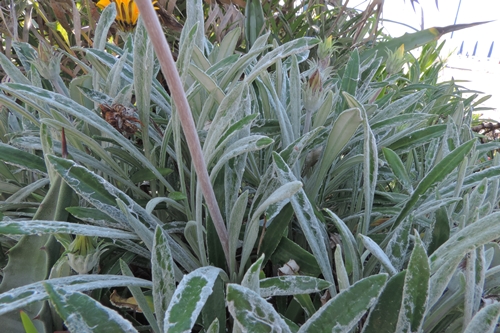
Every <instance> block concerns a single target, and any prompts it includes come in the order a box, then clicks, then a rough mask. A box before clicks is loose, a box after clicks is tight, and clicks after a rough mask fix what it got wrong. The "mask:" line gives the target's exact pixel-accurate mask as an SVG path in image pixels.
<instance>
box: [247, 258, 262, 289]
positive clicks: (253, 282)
mask: <svg viewBox="0 0 500 333" xmlns="http://www.w3.org/2000/svg"><path fill="white" fill-rule="evenodd" d="M263 261H264V255H261V256H260V258H259V259H257V261H255V262H254V263H253V264H252V266H250V268H249V269H248V270H247V271H246V273H245V275H244V276H243V279H242V280H241V285H242V286H243V287H245V288H248V289H250V290H253V291H255V292H256V293H259V292H260V286H259V280H260V270H261V267H262V262H263Z"/></svg>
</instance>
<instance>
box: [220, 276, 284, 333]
mask: <svg viewBox="0 0 500 333" xmlns="http://www.w3.org/2000/svg"><path fill="white" fill-rule="evenodd" d="M227 306H228V309H229V312H230V313H231V315H232V316H233V318H234V319H235V325H237V327H239V328H240V329H241V332H276V333H291V331H290V328H289V327H288V325H287V324H286V323H285V321H284V320H283V319H282V318H281V317H280V315H279V314H278V313H277V312H276V310H274V308H273V307H272V305H271V304H269V303H267V302H266V301H265V300H264V299H263V298H262V297H260V296H259V294H257V293H256V292H255V291H253V290H250V289H248V288H245V287H243V286H239V285H236V284H228V285H227Z"/></svg>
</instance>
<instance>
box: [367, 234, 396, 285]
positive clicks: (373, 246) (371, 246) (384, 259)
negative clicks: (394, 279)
mask: <svg viewBox="0 0 500 333" xmlns="http://www.w3.org/2000/svg"><path fill="white" fill-rule="evenodd" d="M358 237H359V238H360V239H361V241H362V242H363V245H364V246H365V247H366V249H367V250H368V251H370V253H371V254H373V256H374V257H375V258H377V259H378V260H379V261H380V263H381V264H382V266H384V268H385V269H386V270H387V272H389V274H390V275H391V276H392V275H394V274H396V273H397V272H398V271H397V269H396V268H394V266H393V265H392V263H391V260H390V259H389V257H388V256H387V254H385V252H384V250H382V249H381V248H380V246H379V245H378V244H377V243H375V242H374V241H373V240H372V239H371V238H370V237H367V236H365V235H362V234H358Z"/></svg>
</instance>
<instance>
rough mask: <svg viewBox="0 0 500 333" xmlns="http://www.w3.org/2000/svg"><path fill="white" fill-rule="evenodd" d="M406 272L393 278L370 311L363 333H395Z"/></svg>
mask: <svg viewBox="0 0 500 333" xmlns="http://www.w3.org/2000/svg"><path fill="white" fill-rule="evenodd" d="M405 276H406V270H405V271H402V272H399V273H398V274H396V275H393V276H391V278H390V279H389V281H387V284H386V285H385V288H384V290H383V291H382V293H381V294H380V296H379V298H378V300H377V303H376V304H375V306H374V307H373V308H372V310H371V311H370V314H369V315H368V319H367V321H366V323H365V325H364V327H363V331H362V333H394V332H396V325H397V323H398V318H399V312H400V311H401V302H402V299H403V286H404V282H405Z"/></svg>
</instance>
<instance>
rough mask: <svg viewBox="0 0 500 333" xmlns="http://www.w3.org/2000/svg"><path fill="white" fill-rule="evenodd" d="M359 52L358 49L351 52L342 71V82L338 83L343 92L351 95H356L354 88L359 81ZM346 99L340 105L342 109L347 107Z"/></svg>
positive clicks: (355, 88)
mask: <svg viewBox="0 0 500 333" xmlns="http://www.w3.org/2000/svg"><path fill="white" fill-rule="evenodd" d="M359 74H360V73H359V53H358V49H357V48H356V49H354V51H352V52H351V57H350V58H349V61H348V62H347V66H346V69H345V72H344V76H343V77H342V83H341V85H340V89H341V90H342V91H343V92H346V93H348V94H349V95H351V96H356V90H357V88H358V81H359ZM347 105H348V104H347V101H344V104H343V106H342V110H341V111H343V110H345V109H346V108H347Z"/></svg>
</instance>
